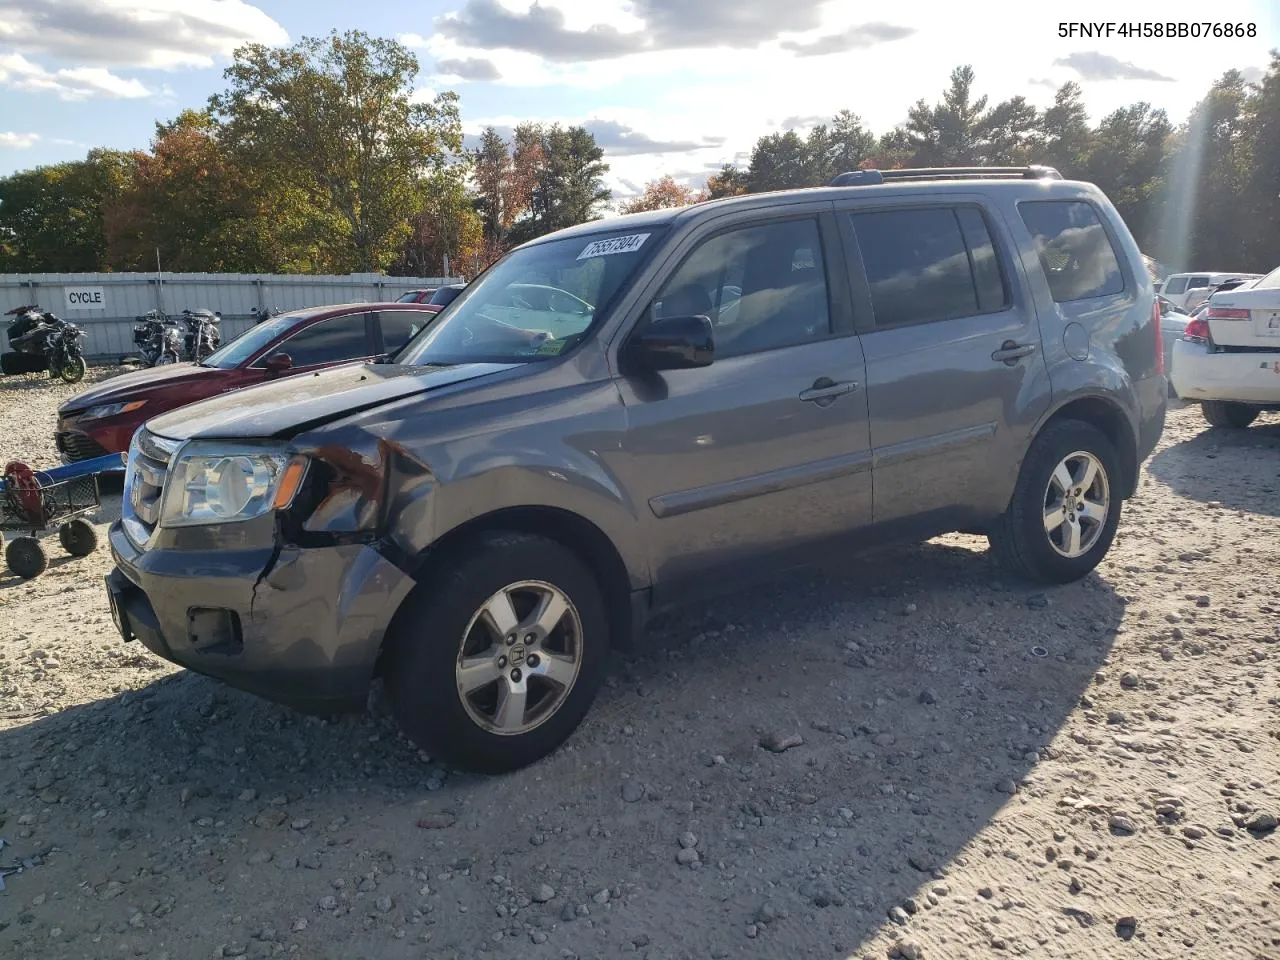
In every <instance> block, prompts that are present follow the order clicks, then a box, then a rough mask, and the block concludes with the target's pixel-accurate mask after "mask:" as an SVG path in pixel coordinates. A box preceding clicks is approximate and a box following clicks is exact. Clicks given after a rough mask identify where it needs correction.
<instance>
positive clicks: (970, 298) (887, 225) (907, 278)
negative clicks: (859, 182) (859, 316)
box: [850, 207, 1008, 327]
mask: <svg viewBox="0 0 1280 960" xmlns="http://www.w3.org/2000/svg"><path fill="white" fill-rule="evenodd" d="M850 219H851V220H852V222H853V229H854V232H855V233H856V234H857V237H858V246H859V247H860V248H861V250H862V262H863V265H864V266H865V267H866V271H867V283H868V285H869V286H870V288H871V306H872V310H873V311H874V312H875V324H876V326H877V327H895V326H902V325H905V324H910V323H922V322H927V321H933V320H950V319H954V318H956V317H969V316H974V315H976V314H980V313H992V312H995V311H998V310H1002V309H1004V307H1005V306H1006V305H1007V304H1008V293H1007V290H1006V286H1005V282H1004V277H1003V275H1002V274H1001V271H1000V263H999V260H998V259H997V258H996V252H995V247H994V245H993V244H992V242H991V234H990V232H989V231H988V229H987V224H986V221H985V219H984V218H983V216H982V214H981V212H980V211H978V210H976V209H973V208H968V207H966V208H961V209H949V208H927V209H918V210H883V211H877V212H872V213H855V214H852V215H851V216H850Z"/></svg>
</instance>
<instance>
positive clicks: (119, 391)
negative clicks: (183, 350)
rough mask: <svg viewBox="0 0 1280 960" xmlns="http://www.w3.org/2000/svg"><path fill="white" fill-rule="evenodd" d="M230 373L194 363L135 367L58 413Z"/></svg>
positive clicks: (62, 414)
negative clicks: (135, 368)
mask: <svg viewBox="0 0 1280 960" xmlns="http://www.w3.org/2000/svg"><path fill="white" fill-rule="evenodd" d="M229 372H230V371H227V370H222V369H219V368H217V367H198V366H196V365H195V364H194V363H169V364H165V365H164V366H162V367H152V368H150V369H148V370H135V371H134V372H133V373H125V374H122V375H120V376H118V377H112V378H111V379H110V380H107V381H106V382H104V383H100V384H98V385H97V386H96V387H90V388H89V389H88V390H85V391H84V392H82V393H77V394H76V395H75V396H74V397H72V398H71V399H70V400H68V401H66V402H65V403H63V404H62V406H60V407H59V408H58V416H59V417H65V416H68V415H73V414H76V413H79V412H81V411H82V410H86V409H88V408H89V407H93V406H97V405H98V404H102V403H117V402H120V401H127V400H141V399H144V398H145V397H147V396H148V395H149V394H151V393H153V392H154V391H156V390H163V389H166V388H168V387H172V386H175V385H176V384H178V383H181V382H183V381H187V380H197V379H202V378H204V377H224V376H226V375H227V374H228V373H229Z"/></svg>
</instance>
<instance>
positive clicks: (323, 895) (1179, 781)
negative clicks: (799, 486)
mask: <svg viewBox="0 0 1280 960" xmlns="http://www.w3.org/2000/svg"><path fill="white" fill-rule="evenodd" d="M93 375H94V376H102V375H103V374H102V373H100V372H95V373H94V374H93ZM73 392H74V390H73V389H72V388H67V387H63V386H61V385H50V384H49V383H47V382H46V381H43V380H39V379H32V380H30V381H23V380H20V379H18V378H11V379H10V380H9V381H7V382H3V383H0V462H2V461H4V460H6V459H8V458H10V457H13V456H22V457H23V458H25V459H29V460H31V461H33V462H35V463H38V464H51V463H52V462H53V449H52V444H51V441H50V432H51V429H50V428H51V421H52V415H53V411H54V409H55V406H56V404H57V402H58V401H59V400H61V399H62V398H64V397H66V396H69V395H70V394H71V393H73ZM1278 465H1280V418H1277V417H1274V416H1271V417H1264V418H1263V420H1262V421H1260V422H1259V424H1257V425H1255V426H1254V427H1253V428H1252V429H1250V430H1248V431H1245V432H1240V433H1234V434H1228V433H1221V432H1217V431H1210V430H1208V429H1207V428H1206V425H1205V424H1204V422H1203V421H1202V419H1201V418H1200V415H1199V413H1198V411H1196V410H1195V409H1190V410H1176V411H1173V412H1171V414H1170V422H1169V426H1168V429H1167V430H1166V433H1165V437H1164V441H1163V442H1162V444H1161V446H1160V449H1159V450H1158V451H1157V453H1156V455H1155V456H1154V457H1153V458H1152V460H1150V461H1149V462H1148V464H1147V466H1146V472H1145V474H1144V477H1143V480H1142V486H1141V492H1140V495H1139V497H1138V498H1137V499H1136V500H1135V501H1133V502H1131V503H1130V504H1128V505H1127V507H1126V513H1125V520H1124V523H1123V525H1122V527H1121V531H1120V535H1119V538H1118V540H1117V542H1116V546H1115V548H1114V549H1113V551H1112V553H1111V555H1110V557H1109V559H1108V560H1107V561H1106V562H1105V563H1104V564H1103V565H1102V566H1101V567H1100V568H1099V570H1098V572H1097V573H1096V574H1095V575H1093V576H1090V577H1089V578H1087V579H1086V580H1084V581H1083V582H1081V583H1078V584H1074V585H1072V586H1068V587H1062V588H1058V589H1053V590H1048V591H1037V590H1030V589H1026V588H1024V587H1022V586H1020V585H1016V584H1013V583H1005V582H1001V581H1000V580H999V579H997V576H998V575H997V573H996V572H995V570H994V569H993V568H992V566H991V565H990V563H989V562H988V560H987V559H986V557H985V555H984V554H983V553H982V546H983V544H982V541H979V540H976V539H974V538H968V537H959V536H956V537H946V538H942V539H939V540H935V541H932V542H930V543H928V544H925V545H922V546H919V547H912V548H903V549H897V550H893V551H889V552H886V553H882V554H880V555H877V556H875V557H874V558H866V559H860V560H857V561H854V562H851V563H850V565H849V567H848V569H846V570H844V571H841V572H839V573H829V574H826V575H823V576H818V575H811V576H806V577H800V578H795V579H791V580H789V581H787V582H785V583H782V584H778V585H776V586H774V587H772V588H770V589H764V590H753V591H752V592H750V593H745V594H743V595H740V596H737V597H730V598H728V599H726V600H724V601H722V602H720V603H717V604H714V605H711V606H709V607H707V608H705V609H702V610H700V611H697V612H694V613H690V614H687V615H684V616H681V617H677V618H672V619H669V620H667V621H666V622H665V623H663V624H661V625H660V629H658V630H657V631H656V632H655V634H654V635H653V636H652V637H650V638H649V640H648V642H647V643H646V644H645V646H644V647H643V649H642V650H640V651H637V652H636V653H634V654H633V655H631V656H628V657H619V658H618V659H617V661H616V662H615V664H614V666H613V668H612V670H611V671H610V676H609V680H608V686H607V688H606V689H605V690H604V691H603V692H602V694H601V696H600V698H599V700H598V701H597V704H596V706H595V708H594V710H593V711H592V713H591V715H590V716H589V717H588V719H587V722H586V723H585V724H584V725H583V727H582V728H581V729H580V730H579V732H578V733H577V734H576V735H575V736H574V737H573V739H572V740H571V741H570V743H569V744H568V745H567V746H566V747H565V748H563V749H562V750H560V751H559V752H558V753H557V754H555V755H554V756H552V757H550V758H549V759H547V760H545V761H544V762H542V763H540V764H538V765H536V766H534V767H532V768H530V769H527V770H525V771H522V772H520V773H517V774H514V775H511V776H507V777H502V778H494V779H489V778H482V777H473V776H464V775H461V774H456V773H453V772H451V771H449V770H446V769H442V768H440V767H439V766H436V765H433V764H432V763H430V762H429V761H428V760H426V759H425V758H422V757H419V756H417V755H415V752H414V750H413V749H412V748H411V747H410V746H409V745H408V744H407V743H406V742H405V741H404V739H403V738H401V737H400V736H399V734H398V733H397V732H396V730H395V729H394V727H393V726H392V725H391V723H390V722H389V720H388V719H387V718H386V713H385V710H384V709H381V708H379V706H378V701H377V700H376V698H375V709H374V711H373V713H372V715H370V716H361V717H346V718H340V719H336V720H321V719H315V718H307V717H304V716H301V715H298V714H295V713H293V712H290V711H289V710H287V709H284V708H280V707H276V706H273V705H271V704H267V703H264V702H262V701H259V700H257V699H255V698H253V697H250V696H248V695H243V694H240V693H237V692H235V691H232V690H229V689H227V688H225V687H222V686H220V685H218V684H215V683H213V682H211V681H208V680H206V679H204V678H201V677H198V676H195V675H193V674H190V673H187V672H184V671H176V670H174V669H173V668H172V667H170V666H168V665H166V664H164V663H162V662H161V661H159V660H157V659H156V658H154V657H152V656H151V655H150V654H148V653H147V652H146V651H145V650H143V649H141V648H140V647H139V646H138V645H136V644H134V645H128V646H126V645H124V644H122V643H121V642H120V641H119V640H118V638H117V637H116V636H115V635H114V633H113V630H112V627H111V624H110V619H109V615H108V610H107V605H106V599H105V596H104V594H103V590H102V586H101V577H102V575H103V574H105V573H106V572H107V570H108V566H109V562H108V558H107V555H106V553H105V551H103V550H100V551H99V552H98V553H97V554H96V555H94V556H92V557H90V558H87V559H85V560H65V559H63V558H62V557H60V556H59V557H58V559H55V561H54V566H53V567H52V568H51V569H50V571H49V572H48V573H47V574H46V575H45V576H44V577H42V578H40V579H39V580H36V581H34V582H32V583H29V584H27V583H21V582H17V581H15V580H14V579H13V578H11V577H8V576H7V575H0V836H3V837H4V839H5V841H6V843H5V845H4V848H3V850H0V873H8V875H7V876H6V877H5V878H4V880H5V883H6V885H7V887H6V889H5V891H4V892H3V893H0V956H3V957H6V958H14V960H19V958H41V960H43V958H50V960H52V958H62V957H67V958H81V957H84V958H95V960H96V958H115V957H146V958H154V960H160V958H170V960H179V958H183V960H185V958H188V957H191V958H208V957H238V956H248V957H269V956H297V957H301V958H307V960H329V958H333V960H337V958H350V957H370V958H372V957H377V958H380V960H382V958H386V960H392V958H401V957H406V958H407V957H412V958H454V957H458V958H463V957H466V958H470V957H492V958H495V960H498V958H516V957H520V958H526V957H527V958H534V960H536V958H544V957H546V958H571V957H581V958H584V960H586V958H596V957H601V958H605V957H617V956H629V955H632V954H635V955H637V956H638V957H646V958H673V960H674V958H690V960H693V958H699V960H701V958H706V957H726V958H727V957H734V958H738V957H745V958H750V957H770V958H773V957H777V958H787V960H791V958H800V957H817V958H823V960H838V958H846V957H875V958H884V957H894V956H898V957H927V958H958V957H988V956H1000V955H1003V954H1023V955H1030V956H1037V957H1064V958H1068V957H1070V958H1085V957H1088V958H1097V957H1108V958H1115V957H1152V958H1165V957H1174V956H1177V957H1232V958H1254V960H1256V958H1277V957H1280V867H1278V866H1277V861H1278V859H1280V834H1278V833H1277V831H1276V830H1275V824H1276V816H1275V815H1276V814H1278V813H1280V719H1278V718H1280V713H1278V712H1277V706H1278V705H1280V626H1278V625H1280V616H1277V615H1278V614H1280V597H1277V593H1276V570H1277V563H1278V561H1280V476H1278V475H1280V468H1278ZM110 515H111V510H110V507H109V506H108V507H107V508H104V514H103V518H102V519H103V520H104V521H105V520H106V519H108V518H109V517H110ZM100 529H101V530H102V531H103V532H105V526H103V527H100ZM56 553H57V551H56V548H55V554H56ZM16 867H22V869H21V871H20V872H10V871H13V870H14V869H15V868H16Z"/></svg>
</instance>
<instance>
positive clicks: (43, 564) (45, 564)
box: [4, 537, 49, 580]
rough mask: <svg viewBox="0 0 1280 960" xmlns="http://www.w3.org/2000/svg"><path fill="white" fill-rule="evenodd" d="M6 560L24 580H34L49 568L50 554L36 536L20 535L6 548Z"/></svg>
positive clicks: (13, 571) (14, 572)
mask: <svg viewBox="0 0 1280 960" xmlns="http://www.w3.org/2000/svg"><path fill="white" fill-rule="evenodd" d="M4 562H5V563H6V564H7V565H8V567H9V570H10V572H12V573H13V574H14V575H15V576H19V577H21V578H22V579H23V580H34V579H35V578H36V577H38V576H40V574H42V573H44V572H45V571H46V570H48V569H49V555H48V554H47V553H45V552H44V546H43V545H42V544H41V543H40V541H39V540H37V539H36V538H35V537H18V538H17V539H16V540H10V541H9V543H8V545H7V546H6V547H5V548H4Z"/></svg>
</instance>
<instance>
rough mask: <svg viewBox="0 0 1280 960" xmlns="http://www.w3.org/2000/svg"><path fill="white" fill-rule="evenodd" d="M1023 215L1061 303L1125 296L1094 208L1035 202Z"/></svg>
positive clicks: (1117, 265) (1024, 207)
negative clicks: (1122, 293)
mask: <svg viewBox="0 0 1280 960" xmlns="http://www.w3.org/2000/svg"><path fill="white" fill-rule="evenodd" d="M1018 212H1019V213H1020V214H1021V215H1022V222H1023V223H1025V224H1026V226H1027V230H1029V231H1030V233H1031V237H1032V239H1033V240H1034V241H1035V245H1036V253H1037V254H1038V255H1039V257H1040V266H1041V267H1043V268H1044V274H1045V278H1046V279H1047V280H1048V281H1049V292H1050V293H1051V294H1052V295H1053V299H1054V300H1055V301H1056V302H1058V303H1070V302H1072V301H1075V300H1089V299H1093V298H1095V297H1107V296H1111V295H1113V294H1117V293H1121V292H1123V291H1124V276H1123V275H1122V274H1121V272H1120V260H1119V258H1118V257H1117V256H1116V251H1115V248H1114V247H1112V246H1111V238H1110V237H1108V236H1107V231H1106V229H1105V228H1104V227H1103V226H1102V221H1101V220H1099V219H1098V214H1097V211H1095V210H1094V209H1093V206H1092V204H1089V203H1086V202H1085V201H1083V200H1031V201H1026V202H1023V203H1020V204H1018ZM1205 282H1206V283H1207V282H1208V280H1207V278H1206V281H1205ZM1193 286H1194V284H1193Z"/></svg>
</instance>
